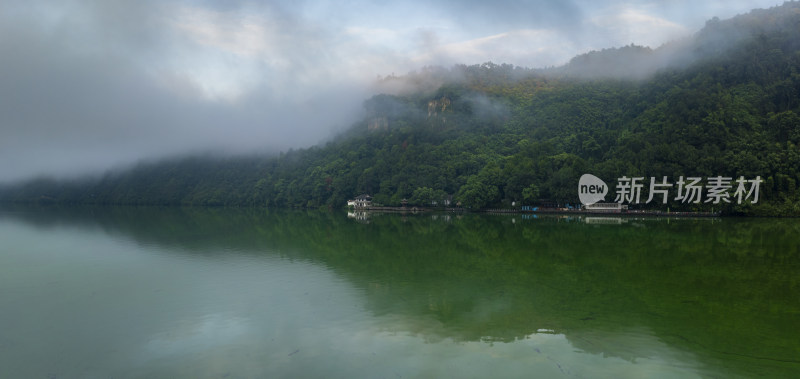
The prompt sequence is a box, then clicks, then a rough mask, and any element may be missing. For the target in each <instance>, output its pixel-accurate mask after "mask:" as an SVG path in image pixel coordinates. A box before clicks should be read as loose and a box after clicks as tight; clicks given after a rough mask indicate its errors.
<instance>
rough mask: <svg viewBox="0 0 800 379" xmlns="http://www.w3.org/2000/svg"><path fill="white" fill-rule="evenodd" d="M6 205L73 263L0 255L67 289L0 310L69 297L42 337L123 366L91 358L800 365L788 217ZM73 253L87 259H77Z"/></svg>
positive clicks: (392, 371)
mask: <svg viewBox="0 0 800 379" xmlns="http://www.w3.org/2000/svg"><path fill="white" fill-rule="evenodd" d="M526 216H528V215H526ZM0 219H2V220H5V222H4V224H3V225H5V226H4V228H3V229H2V230H4V231H5V235H4V236H3V237H4V241H12V240H19V241H22V242H21V243H20V244H19V246H17V247H18V248H19V249H21V250H20V251H22V250H24V249H25V247H24V246H23V245H26V246H28V248H27V249H28V251H29V252H35V251H38V252H42V251H47V249H48V246H60V247H61V253H62V254H61V256H62V257H63V256H64V255H66V256H67V257H69V258H70V259H68V260H63V261H58V264H57V265H55V264H54V265H53V266H52V267H49V266H47V265H45V267H44V268H42V267H36V266H33V264H32V263H31V262H30V261H25V259H27V258H25V257H21V256H20V255H19V254H15V253H14V252H12V251H9V249H5V251H0V252H2V253H4V254H5V255H0V257H3V258H2V259H3V260H4V263H6V265H5V266H4V267H10V266H9V265H8V264H14V263H15V262H16V263H17V264H16V268H15V270H16V271H15V272H19V267H21V266H20V264H19V263H20V262H23V263H25V264H27V267H28V268H29V270H28V272H29V273H33V274H35V275H39V276H38V277H36V278H35V280H28V281H26V280H25V279H24V277H23V276H22V275H16V276H14V275H13V274H9V272H3V274H4V275H3V276H0V278H3V279H0V284H2V285H3V286H2V287H0V288H11V287H8V286H6V285H7V284H8V285H14V286H20V285H25V286H40V289H41V288H43V287H41V285H40V284H34V283H38V282H39V281H42V282H44V281H45V280H46V279H45V277H55V278H58V277H59V276H60V277H61V278H62V279H61V281H60V282H59V284H58V287H59V290H52V291H51V290H42V291H43V292H42V291H40V292H38V293H39V294H40V295H41V294H42V293H49V294H50V295H52V296H54V298H58V299H65V300H62V301H60V302H59V301H52V299H51V300H49V301H50V302H49V303H44V304H29V303H28V302H27V301H29V300H30V299H27V298H26V297H25V296H23V294H22V292H19V293H9V292H8V290H6V291H4V292H3V293H1V294H2V295H1V296H2V297H0V301H2V302H3V303H2V305H3V307H4V308H6V306H8V305H12V306H13V307H12V308H15V309H19V310H20V311H19V312H17V313H13V312H12V313H9V312H6V313H4V315H5V318H6V320H0V321H9V322H11V321H16V322H17V323H19V319H22V318H24V316H23V315H24V314H27V313H30V311H31V310H36V312H34V313H36V314H40V313H41V314H48V315H50V316H49V317H48V318H47V319H46V320H45V319H40V320H37V321H36V322H35V323H33V322H32V323H25V324H24V325H26V326H27V329H24V330H25V333H26V334H27V335H37V334H40V332H38V331H37V329H36V325H38V324H40V323H46V324H48V325H57V324H58V321H59V320H63V319H64V312H67V314H68V316H69V320H70V322H69V324H68V325H67V326H63V330H62V328H59V327H56V328H55V329H56V330H53V332H54V333H51V334H49V337H48V339H45V340H44V341H43V342H42V345H37V348H42V353H41V354H43V355H46V356H50V355H53V356H57V355H58V354H63V351H64V349H65V348H64V347H63V346H68V345H69V344H70V343H69V342H68V341H75V340H79V339H81V338H86V337H85V336H86V335H90V334H91V333H90V331H91V330H92V328H95V329H94V334H98V335H99V336H100V337H97V338H98V339H99V341H95V342H94V344H93V345H94V346H96V347H95V350H98V349H99V347H97V346H113V350H114V351H115V352H113V353H104V354H101V355H100V357H103V358H104V361H105V362H117V363H116V365H117V366H120V367H126V370H123V371H114V369H113V368H112V364H111V363H108V366H103V365H100V367H99V368H95V369H94V371H91V370H90V371H80V370H78V369H77V368H75V371H74V372H77V373H87V372H88V373H96V374H98V373H108V372H122V373H127V374H130V373H131V372H134V373H140V374H142V375H144V376H147V374H149V373H152V372H158V373H160V374H165V375H166V374H175V375H177V376H194V377H197V376H199V377H203V376H207V377H214V375H217V377H222V376H224V375H226V374H230V375H232V374H236V375H239V376H248V373H249V374H253V376H258V374H259V373H263V372H265V371H266V372H270V373H273V374H276V375H306V376H347V375H348V374H354V375H355V374H358V373H359V372H363V371H359V370H368V371H370V372H373V373H376V374H377V373H380V375H379V376H391V375H403V376H408V375H411V376H415V375H423V376H424V375H433V376H448V375H451V374H452V373H453V372H460V373H465V374H468V375H470V376H480V375H479V374H481V373H483V374H486V375H491V374H492V373H493V372H495V371H496V370H498V369H500V368H501V367H502V370H504V371H503V372H505V373H508V374H510V375H517V374H520V375H521V374H522V373H524V372H526V371H530V370H536V372H541V373H543V375H544V373H547V374H548V375H545V376H569V377H641V376H654V377H686V376H692V375H696V376H725V377H730V376H753V375H760V374H765V375H768V376H777V377H780V376H792V374H795V373H797V372H798V370H800V362H798V360H797V358H796V357H797V356H798V352H799V351H800V346H799V344H798V342H797V341H800V338H798V337H800V334H799V332H798V331H796V330H795V329H796V325H797V323H798V321H800V320H798V316H797V315H798V314H800V304H798V301H799V300H798V297H797V294H798V289H800V286H798V279H797V275H796V273H797V268H798V267H800V250H798V241H797V235H798V232H800V230H798V229H800V226H798V225H797V223H795V222H793V221H792V220H758V219H747V220H740V219H716V220H713V219H688V220H687V219H669V220H666V219H665V220H659V219H615V218H602V219H600V220H598V219H596V218H590V217H585V218H584V217H574V216H573V217H538V218H531V217H522V215H497V216H486V215H483V216H479V215H451V214H434V215H429V214H424V215H410V216H401V215H394V214H373V215H370V216H369V223H362V222H359V220H357V219H348V217H347V215H346V214H344V213H320V212H308V213H307V212H274V211H271V212H265V211H263V210H261V211H257V210H225V209H174V208H171V209H151V208H146V209H137V208H63V209H53V208H48V209H39V210H36V209H29V208H28V209H16V210H12V211H11V212H9V211H6V212H3V213H0ZM19 222H22V223H23V224H24V225H29V226H33V227H34V228H33V229H30V228H28V229H25V228H22V227H21V226H20V224H19ZM42 236H49V237H47V238H45V239H44V240H43V237H42ZM12 237H13V238H12ZM37 240H38V241H40V242H41V244H40V245H38V246H36V247H35V248H30V246H31V243H30V241H37ZM65 241H73V242H74V241H84V244H85V245H83V246H82V247H81V245H78V244H72V245H70V243H65ZM7 246H11V245H7ZM110 253H113V254H112V255H109V254H110ZM57 256H58V255H57V254H56V253H52V255H51V256H50V258H51V259H55V258H54V257H57ZM81 257H82V258H81ZM78 258H80V259H78ZM70 260H74V261H77V263H74V265H75V268H74V271H70V270H67V269H65V268H64V266H63V265H67V264H68V263H69V261H70ZM82 261H83V262H84V263H85V264H83V265H81V264H80V262H82ZM23 266H24V265H23ZM77 272H80V275H74V276H70V274H75V273H77ZM6 274H8V275H6ZM41 296H44V295H41ZM75 305H78V307H75ZM6 309H7V308H6ZM22 309H24V310H25V311H22ZM11 317H16V318H14V319H10V318H11ZM18 318H19V319H18ZM121 324H123V325H125V327H124V328H122V330H120V329H121V328H120V325H121ZM75 325H79V326H81V327H80V328H75ZM58 333H61V334H63V336H61V337H58V338H56V337H53V335H54V334H58ZM3 336H4V335H3V334H0V349H3V348H5V349H6V351H8V350H10V348H9V347H8V346H10V345H9V343H8V342H6V343H5V345H3V341H13V342H14V343H17V344H19V343H21V342H20V341H23V340H25V338H24V337H22V336H14V335H12V336H10V337H9V336H8V334H7V333H6V336H5V338H2V337H3ZM115 341H125V344H120V343H116V342H115ZM45 343H50V344H51V345H52V346H51V347H44V344H45ZM34 350H35V349H33V348H32V346H31V347H27V348H22V349H19V350H16V349H15V350H14V351H23V352H24V351H34ZM94 353H97V351H95V352H94ZM3 355H4V354H0V356H3ZM89 356H91V354H90V352H86V353H85V354H84V355H82V356H81V357H79V359H75V360H77V361H79V362H83V361H89V360H91V359H90V358H89ZM134 357H139V358H138V362H140V363H139V366H137V365H136V364H133V363H131V362H132V361H133V362H136V361H137V360H136V359H134ZM0 360H2V358H0ZM176 361H179V362H184V364H181V365H179V366H180V367H178V366H176V363H175V362H176ZM234 362H235V363H236V366H233V365H232V363H234ZM0 366H2V365H0ZM12 367H13V366H12ZM58 367H60V366H59V364H58V363H54V364H53V369H56V368H58ZM115 367H116V366H115ZM131 367H134V368H131ZM136 367H138V368H136ZM189 367H193V368H189ZM236 367H238V368H236ZM448 367H449V369H448ZM0 370H2V369H0ZM117 370H119V369H117ZM131 370H133V371H131ZM136 370H141V371H136ZM147 370H156V371H147ZM203 370H206V371H203ZM448 370H450V371H448ZM452 370H456V371H452ZM12 373H13V372H12ZM209 373H213V375H211V374H209ZM331 373H333V374H334V375H331ZM0 374H3V372H2V371H0ZM45 374H46V373H45ZM550 374H552V375H550ZM98 375H99V376H103V375H100V374H98ZM0 376H7V375H0ZM78 376H81V375H78ZM133 376H135V375H133Z"/></svg>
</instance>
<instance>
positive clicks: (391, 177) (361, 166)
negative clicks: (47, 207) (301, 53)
mask: <svg viewBox="0 0 800 379" xmlns="http://www.w3.org/2000/svg"><path fill="white" fill-rule="evenodd" d="M799 72H800V4H798V3H797V2H787V3H785V4H784V5H782V6H780V7H774V8H770V9H762V10H754V11H752V12H750V13H747V14H743V15H739V16H736V17H734V18H732V19H729V20H719V19H712V20H710V21H708V22H707V23H706V26H705V27H704V28H703V29H702V30H700V31H698V32H697V33H695V34H693V35H692V36H690V37H686V38H684V39H680V40H676V41H674V42H671V43H668V44H665V45H662V46H660V47H658V48H655V49H652V48H649V47H644V46H638V45H633V44H632V45H627V46H623V47H618V48H609V49H605V50H600V51H592V52H589V53H586V54H583V55H579V56H576V57H574V58H573V59H572V60H570V61H569V63H567V64H566V65H564V66H559V67H550V68H537V69H531V68H523V67H519V66H514V65H511V64H494V63H490V62H489V63H484V64H480V65H463V64H459V65H454V66H452V67H450V68H442V67H441V66H425V67H423V68H421V69H419V70H417V71H414V72H411V73H408V74H406V75H399V76H398V75H388V76H384V77H381V78H380V79H379V81H378V84H377V88H378V89H379V92H383V94H380V95H376V96H373V97H372V98H370V99H368V100H367V101H365V102H364V106H363V115H364V117H363V119H362V120H360V121H358V122H356V123H355V124H353V126H352V127H350V128H349V129H347V130H346V131H344V132H343V133H341V134H340V135H339V136H338V137H336V138H334V139H332V140H330V141H328V142H326V143H324V144H322V145H318V146H314V147H311V148H307V149H298V150H291V151H288V152H285V153H280V154H279V155H278V156H274V157H269V156H263V155H248V156H236V155H233V156H227V157H219V156H192V157H185V158H178V159H170V160H166V161H159V162H150V163H142V164H140V165H138V166H136V167H135V168H133V169H130V170H122V171H114V172H110V173H108V174H106V175H104V176H100V177H96V178H94V179H86V180H74V181H64V180H49V179H40V180H36V181H29V182H26V183H23V184H20V185H14V186H7V187H6V188H4V189H3V190H2V191H0V197H1V198H2V199H4V200H6V201H19V202H46V203H53V202H54V203H100V204H163V205H237V206H268V207H308V208H316V207H339V206H342V205H343V204H344V203H345V202H346V200H347V199H350V198H352V197H354V196H356V195H358V194H361V193H369V194H372V195H373V198H374V200H375V201H376V202H378V203H382V204H386V205H397V204H399V203H400V202H401V200H403V199H408V200H410V201H411V202H412V203H418V204H426V203H430V202H431V201H442V200H443V199H453V200H454V201H458V202H461V203H462V204H463V205H465V206H468V207H471V208H482V207H489V206H509V205H510V204H511V203H512V202H514V203H527V204H535V203H541V202H553V203H567V202H572V203H574V202H576V201H577V193H575V188H574V187H575V183H577V179H578V177H579V176H580V175H582V174H584V173H587V172H592V173H595V174H596V175H598V176H600V177H603V178H607V180H611V179H613V178H619V177H621V176H626V175H627V176H634V175H638V176H645V177H649V176H655V177H661V176H669V177H672V178H678V177H679V176H702V177H709V176H716V175H724V176H730V177H740V176H744V177H747V178H755V177H756V176H760V177H761V178H763V179H764V183H763V184H762V194H761V196H762V199H761V201H760V202H759V203H758V204H755V205H751V204H744V205H740V204H720V205H717V208H716V209H720V208H722V209H723V210H725V211H726V212H730V213H745V214H770V215H779V214H784V215H785V214H800V198H798V192H797V184H798V183H800V151H798V149H797V146H798V144H800V117H799V116H798V114H799V113H800V73H799ZM331 96H336V94H331ZM711 206H712V205H711V204H679V205H677V206H676V208H678V209H685V210H708V209H709V208H710V207H711Z"/></svg>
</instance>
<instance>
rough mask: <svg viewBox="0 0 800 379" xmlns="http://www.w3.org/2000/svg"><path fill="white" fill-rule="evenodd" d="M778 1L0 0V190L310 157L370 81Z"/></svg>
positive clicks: (565, 55) (592, 44)
mask: <svg viewBox="0 0 800 379" xmlns="http://www.w3.org/2000/svg"><path fill="white" fill-rule="evenodd" d="M781 3H782V1H778V0H766V1H760V0H753V1H738V0H714V1H689V0H665V1H638V0H629V1H602V0H586V1H577V0H576V1H544V0H533V1H508V0H499V1H498V0H493V1H488V0H481V1H471V0H466V1H456V0H424V1H418V0H407V1H387V0H382V1H336V2H323V1H304V0H293V1H285V2H277V1H222V0H219V1H218V0H197V1H189V0H187V1H147V0H136V1H134V0H131V1H112V0H96V1H71V0H59V1H36V0H20V1H15V0H0V182H2V181H12V180H20V179H27V178H30V177H32V176H38V175H55V176H59V177H63V176H69V175H75V174H85V173H91V172H100V171H102V170H106V169H108V168H111V167H120V166H122V165H125V164H129V163H131V162H136V161H138V160H141V159H155V158H161V157H166V156H174V155H178V154H185V153H195V152H205V151H223V152H233V153H236V152H250V151H276V150H285V149H287V148H289V147H307V146H310V145H313V144H315V143H317V142H319V141H321V140H323V139H325V138H327V137H329V136H330V135H331V133H332V132H334V131H337V130H342V129H343V128H345V127H347V126H349V125H350V123H351V122H353V121H355V119H356V117H358V116H359V112H360V111H361V104H362V101H363V100H364V99H365V98H366V97H368V96H369V95H370V94H371V90H370V84H371V83H372V82H373V81H374V80H375V79H376V77H377V76H379V75H381V76H383V75H388V74H392V73H395V74H398V75H399V74H404V73H407V72H408V71H411V70H414V69H418V68H420V67H422V66H425V65H443V66H445V67H449V66H451V65H452V64H455V63H464V64H478V63H483V62H487V61H492V62H495V63H511V64H514V65H518V66H527V67H532V68H536V67H545V66H554V65H561V64H564V63H566V62H567V61H568V60H569V59H570V58H571V57H573V56H575V55H577V54H581V53H585V52H587V51H590V50H598V49H603V48H609V47H618V46H623V45H627V44H630V43H635V44H638V45H646V46H650V47H653V48H656V47H658V46H659V45H661V44H662V43H664V42H667V41H669V40H672V39H676V38H680V37H683V36H687V35H690V34H692V33H693V32H695V31H697V30H699V29H700V28H702V26H703V25H704V23H705V21H706V20H708V19H710V18H712V17H714V16H717V17H719V18H722V19H724V18H729V17H732V16H734V15H736V14H740V13H745V12H747V11H749V10H750V9H753V8H768V7H771V6H775V5H780V4H781Z"/></svg>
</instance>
